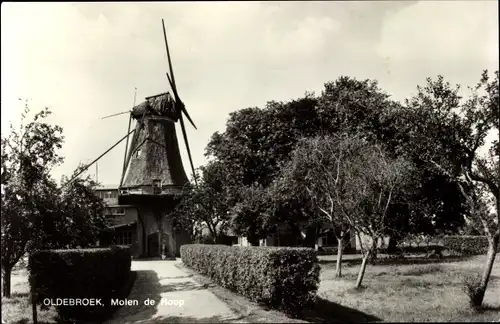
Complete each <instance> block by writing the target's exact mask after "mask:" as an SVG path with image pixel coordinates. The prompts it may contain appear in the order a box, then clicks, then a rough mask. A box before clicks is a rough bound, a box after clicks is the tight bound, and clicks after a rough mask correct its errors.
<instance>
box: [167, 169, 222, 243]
mask: <svg viewBox="0 0 500 324" xmlns="http://www.w3.org/2000/svg"><path fill="white" fill-rule="evenodd" d="M224 167H225V165H224V164H222V163H219V162H216V161H215V162H214V161H213V162H210V163H208V164H207V165H206V166H204V167H201V168H200V173H201V175H200V174H198V175H197V177H198V184H197V185H194V184H192V183H190V184H188V185H186V186H185V188H184V192H183V195H182V197H181V198H180V202H179V204H178V205H177V206H176V208H175V210H174V211H173V213H172V216H173V218H174V219H175V223H176V226H179V227H182V228H184V229H186V230H187V231H188V232H189V233H191V235H192V238H195V237H197V236H199V235H201V232H202V229H203V228H207V229H208V231H209V232H210V236H211V238H212V239H213V243H220V242H221V239H222V238H223V235H224V232H225V230H226V229H227V228H228V226H229V220H230V216H229V211H230V209H229V208H230V207H229V206H230V204H229V203H228V199H229V198H228V197H231V196H230V195H229V194H227V192H226V191H227V190H229V188H228V187H224V186H223V185H222V184H223V181H224V178H225V177H226V175H227V174H228V173H226V171H225V169H224ZM193 231H194V232H193Z"/></svg>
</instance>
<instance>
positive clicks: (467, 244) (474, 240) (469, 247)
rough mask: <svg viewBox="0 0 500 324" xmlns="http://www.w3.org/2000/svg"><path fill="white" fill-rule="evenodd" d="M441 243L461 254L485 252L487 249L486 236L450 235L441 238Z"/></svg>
mask: <svg viewBox="0 0 500 324" xmlns="http://www.w3.org/2000/svg"><path fill="white" fill-rule="evenodd" d="M443 245H444V247H445V248H446V249H448V250H450V251H453V252H457V253H461V254H466V255H476V254H485V253H486V251H487V250H488V239H487V238H486V236H469V235H452V236H445V237H444V238H443ZM497 252H500V251H499V250H497Z"/></svg>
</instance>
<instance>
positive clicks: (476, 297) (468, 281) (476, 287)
mask: <svg viewBox="0 0 500 324" xmlns="http://www.w3.org/2000/svg"><path fill="white" fill-rule="evenodd" d="M463 283H464V286H463V290H464V292H465V293H466V294H467V296H468V297H469V302H470V305H471V306H472V307H478V306H480V305H481V299H482V298H481V297H482V296H483V295H484V292H483V290H482V289H481V277H480V276H478V275H472V276H466V277H465V278H464V280H463Z"/></svg>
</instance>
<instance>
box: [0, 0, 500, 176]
mask: <svg viewBox="0 0 500 324" xmlns="http://www.w3.org/2000/svg"><path fill="white" fill-rule="evenodd" d="M1 12H2V13H1V15H2V16H1V37H2V38H1V40H2V53H1V54H2V66H1V74H2V79H1V82H2V84H1V87H2V96H1V105H2V107H1V109H2V111H1V117H2V124H1V125H2V134H4V132H5V131H6V130H8V125H9V123H10V122H13V123H14V125H15V126H17V125H19V123H20V116H21V111H22V109H23V105H24V103H23V101H20V100H19V98H22V99H23V100H24V99H26V98H30V99H31V101H30V107H31V109H32V111H35V112H36V111H39V110H40V109H42V108H43V107H45V106H48V107H50V109H51V110H52V111H53V112H54V116H53V117H52V118H51V121H52V122H53V123H57V124H59V125H61V126H62V127H63V128H64V134H65V137H66V141H65V145H64V147H63V149H62V151H61V154H62V155H63V156H64V157H65V163H64V164H63V165H62V166H61V167H59V168H57V169H56V170H54V177H55V178H56V179H58V180H59V178H60V176H61V175H62V174H70V173H71V172H72V171H73V169H74V168H75V167H76V166H77V165H78V163H79V162H80V161H81V162H83V163H88V162H90V161H92V160H93V159H94V158H96V157H97V156H99V155H100V154H101V153H103V152H104V151H105V150H106V149H107V148H108V147H110V146H111V145H113V144H114V143H115V142H116V141H118V139H120V138H121V137H123V136H124V135H125V133H126V130H127V126H128V125H127V124H128V115H121V116H118V117H114V118H109V119H104V120H101V117H103V116H106V115H109V114H113V113H117V112H121V111H125V110H128V109H130V108H131V106H132V105H133V100H134V87H137V103H140V102H142V101H143V100H144V98H145V97H146V96H150V95H154V94H158V93H161V92H164V91H165V90H168V81H167V79H166V77H165V72H167V68H168V63H167V59H166V53H165V45H164V42H163V34H162V27H161V18H164V19H165V25H166V29H167V34H168V38H169V46H170V51H171V55H172V60H173V65H174V72H175V78H176V83H177V87H178V90H179V94H180V96H181V98H182V99H183V101H184V102H185V104H186V107H187V109H188V111H189V113H190V115H191V117H192V118H193V119H194V121H195V123H196V125H197V127H198V130H194V129H193V128H189V129H188V136H189V138H190V145H191V149H192V152H193V159H194V163H195V166H196V167H197V166H200V165H202V164H204V163H205V162H206V160H205V157H204V155H203V154H204V150H205V146H206V144H207V143H208V140H209V138H210V136H211V135H212V134H213V133H214V132H215V131H223V130H224V127H225V123H226V120H227V117H228V114H229V113H230V112H232V111H235V110H238V109H241V108H246V107H255V106H258V107H263V106H264V105H265V103H266V102H267V101H270V100H283V101H286V100H290V99H292V98H298V97H300V96H302V95H303V94H304V92H305V91H315V92H316V93H320V92H321V90H322V88H323V84H324V83H325V82H327V81H331V80H335V79H336V78H338V77H339V76H341V75H348V76H352V77H356V78H360V79H365V78H370V79H376V80H378V81H379V84H380V86H381V87H382V88H383V89H384V90H385V91H387V92H388V93H389V94H390V95H392V96H393V98H395V99H397V100H402V99H404V98H406V97H408V96H410V95H411V94H412V93H414V92H415V89H416V85H417V84H423V83H424V82H425V78H426V77H428V76H432V77H435V76H437V75H438V74H442V75H444V76H445V77H446V78H447V79H448V80H449V81H450V82H452V83H459V84H462V85H474V84H475V83H476V82H477V81H478V80H479V77H480V74H481V71H482V70H483V69H489V70H492V71H493V70H497V69H498V65H499V62H498V57H499V55H498V5H497V2H496V1H436V2H432V1H422V2H412V1H390V2H389V1H388V2H383V1H377V2H370V1H362V2H361V1H360V2H351V1H349V2H289V3H286V2H265V3H258V2H221V3H214V2H205V3H196V2H187V3H159V2H158V3H149V4H148V3H141V4H135V3H108V4H106V3H103V4H101V3H87V4H85V3H80V4H71V3H56V4H52V3H40V4H33V3H31V4H29V3H2V11H1ZM177 132H178V138H179V139H182V135H181V133H180V129H179V127H178V128H177ZM180 148H181V151H182V152H183V160H184V168H185V170H186V173H187V174H188V175H189V164H188V163H189V162H188V159H187V154H186V153H185V148H184V144H183V142H181V143H180ZM124 149H125V144H124V143H123V144H121V145H120V146H117V147H116V148H115V149H114V150H113V151H112V152H111V153H109V154H108V155H106V156H105V157H104V158H103V159H101V160H100V161H99V181H100V182H102V183H104V184H117V183H119V181H120V176H121V172H120V170H121V168H122V163H123V154H124ZM89 174H91V175H93V176H94V175H95V167H92V168H91V169H90V171H89Z"/></svg>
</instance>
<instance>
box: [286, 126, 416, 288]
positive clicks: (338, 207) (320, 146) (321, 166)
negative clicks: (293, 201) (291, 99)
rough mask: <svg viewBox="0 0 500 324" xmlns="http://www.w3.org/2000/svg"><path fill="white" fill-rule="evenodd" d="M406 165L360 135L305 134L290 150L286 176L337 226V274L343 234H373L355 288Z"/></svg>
mask: <svg viewBox="0 0 500 324" xmlns="http://www.w3.org/2000/svg"><path fill="white" fill-rule="evenodd" d="M410 169H411V168H410V165H409V163H408V162H406V161H405V160H403V159H392V158H390V157H389V156H388V154H387V153H385V152H384V151H383V150H382V149H381V148H380V147H379V146H376V145H373V144H370V143H369V142H368V141H367V140H366V139H364V138H363V137H362V136H359V135H358V136H353V135H343V136H335V137H317V138H313V139H306V140H304V141H302V142H301V145H299V147H298V148H297V149H296V150H295V152H294V155H293V159H292V161H291V166H290V172H289V174H290V176H293V177H294V178H295V179H296V181H297V182H299V183H301V185H302V186H303V187H304V188H305V190H307V192H308V193H309V194H310V196H311V199H312V201H313V202H314V205H315V206H317V208H318V209H319V211H320V212H321V215H322V216H323V220H324V221H326V222H330V223H331V226H332V227H333V228H334V229H338V231H336V232H335V234H336V236H337V240H338V245H339V248H338V251H337V271H336V275H337V276H341V261H342V247H343V246H344V239H345V236H346V234H347V233H349V231H350V230H354V231H355V233H356V234H357V235H358V238H359V240H360V242H361V238H360V234H364V235H366V236H368V237H370V238H371V243H370V245H369V246H368V247H367V248H366V249H363V251H362V252H363V263H362V267H361V269H360V273H359V276H358V281H357V283H356V287H359V286H360V285H361V281H362V279H363V275H364V272H365V269H366V261H367V259H368V258H369V257H370V256H371V255H372V254H373V252H374V250H375V243H376V241H377V239H378V238H379V237H380V236H382V235H383V234H384V233H385V232H386V231H387V224H388V222H387V217H388V215H389V213H388V211H389V210H390V207H391V203H392V202H393V199H394V197H397V195H398V193H397V190H398V189H400V188H402V187H403V183H404V181H403V179H404V177H405V176H406V174H405V173H406V172H408V170H410Z"/></svg>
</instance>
